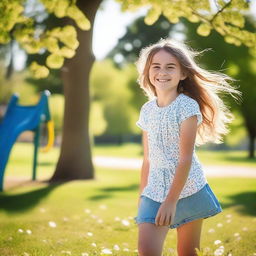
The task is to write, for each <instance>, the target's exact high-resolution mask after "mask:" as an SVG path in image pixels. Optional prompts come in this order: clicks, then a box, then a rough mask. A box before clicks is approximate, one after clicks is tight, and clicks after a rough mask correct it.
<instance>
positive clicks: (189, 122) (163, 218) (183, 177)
mask: <svg viewBox="0 0 256 256" xmlns="http://www.w3.org/2000/svg"><path fill="white" fill-rule="evenodd" d="M196 132H197V117H196V116H191V117H189V118H187V119H186V120H184V121H183V122H182V123H181V127H180V143H179V163H178V165H177V168H176V172H175V176H174V179H173V182H172V185H171V189H170V191H169V193H168V195H167V197H166V199H165V201H164V202H163V203H162V204H161V206H160V208H159V210H158V213H157V216H156V220H155V224H156V225H157V226H158V225H159V226H165V225H170V224H171V220H172V218H174V216H175V212H176V204H177V202H178V199H179V196H180V193H181V191H182V189H183V187H184V185H185V183H186V181H187V178H188V174H189V170H190V167H191V161H192V154H193V149H194V144H195V139H196Z"/></svg>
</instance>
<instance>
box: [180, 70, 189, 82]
mask: <svg viewBox="0 0 256 256" xmlns="http://www.w3.org/2000/svg"><path fill="white" fill-rule="evenodd" d="M186 78H187V74H186V73H185V72H183V71H182V72H181V79H180V80H185V79H186Z"/></svg>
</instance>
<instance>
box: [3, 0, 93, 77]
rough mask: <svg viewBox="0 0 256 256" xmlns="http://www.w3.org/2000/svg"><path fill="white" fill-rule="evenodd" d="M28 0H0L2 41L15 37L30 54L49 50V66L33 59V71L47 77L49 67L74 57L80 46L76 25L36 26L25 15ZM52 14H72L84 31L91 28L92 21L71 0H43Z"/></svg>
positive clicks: (4, 42)
mask: <svg viewBox="0 0 256 256" xmlns="http://www.w3.org/2000/svg"><path fill="white" fill-rule="evenodd" d="M27 1H28V0H12V1H9V0H1V1H0V44H7V43H9V42H10V40H11V39H14V40H16V41H17V42H18V43H19V44H20V46H21V47H22V48H23V49H24V50H25V51H26V52H27V53H28V54H37V53H40V52H42V51H48V52H49V56H48V57H47V59H46V65H47V67H46V66H43V65H39V64H38V63H36V62H33V63H32V65H31V67H30V70H31V71H32V73H33V74H34V76H35V77H37V78H43V77H45V76H48V74H49V69H48V68H54V69H56V68H61V67H62V66H63V63H64V60H65V58H72V57H73V56H74V55H75V50H76V49H77V47H78V46H79V42H78V40H77V32H76V29H75V27H74V26H71V25H68V26H64V27H62V28H60V27H56V28H54V29H51V30H45V28H42V27H40V28H39V27H36V26H35V20H34V18H32V17H28V16H26V15H27V13H25V12H24V6H25V4H26V2H27ZM40 1H41V3H42V4H43V6H44V7H45V8H46V10H47V11H48V12H49V13H53V14H54V15H55V16H56V17H58V18H63V17H70V18H71V19H73V20H74V21H75V22H76V24H77V26H78V27H79V28H80V29H82V30H89V29H90V28H91V25H90V21H89V20H88V19H87V18H86V16H85V15H84V13H83V12H82V11H81V10H80V9H79V8H78V7H77V6H76V4H75V2H76V1H70V0H40ZM28 4H29V3H28Z"/></svg>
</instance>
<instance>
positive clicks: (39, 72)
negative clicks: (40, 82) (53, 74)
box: [30, 61, 49, 78]
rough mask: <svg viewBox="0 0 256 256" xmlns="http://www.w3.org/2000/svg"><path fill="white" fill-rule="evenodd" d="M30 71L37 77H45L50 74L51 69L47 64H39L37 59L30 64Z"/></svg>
mask: <svg viewBox="0 0 256 256" xmlns="http://www.w3.org/2000/svg"><path fill="white" fill-rule="evenodd" d="M30 71H31V72H32V74H33V76H34V77H35V78H44V77H47V76H48V75H49V69H48V68H47V67H45V66H42V65H39V64H37V63H36V62H35V61H34V62H32V64H31V65H30Z"/></svg>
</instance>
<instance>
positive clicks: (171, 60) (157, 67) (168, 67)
mask: <svg viewBox="0 0 256 256" xmlns="http://www.w3.org/2000/svg"><path fill="white" fill-rule="evenodd" d="M185 78H186V76H185V75H184V74H183V72H182V70H181V66H180V64H179V62H178V61H177V59H176V58H175V57H174V56H173V55H172V54H171V53H169V52H166V51H165V50H160V51H159V52H157V53H156V54H155V55H154V56H153V58H152V62H151V64H150V67H149V80H150V82H151V84H152V85H153V86H154V87H155V89H156V91H172V90H173V89H175V90H176V89H177V87H178V84H179V81H180V80H184V79H185Z"/></svg>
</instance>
